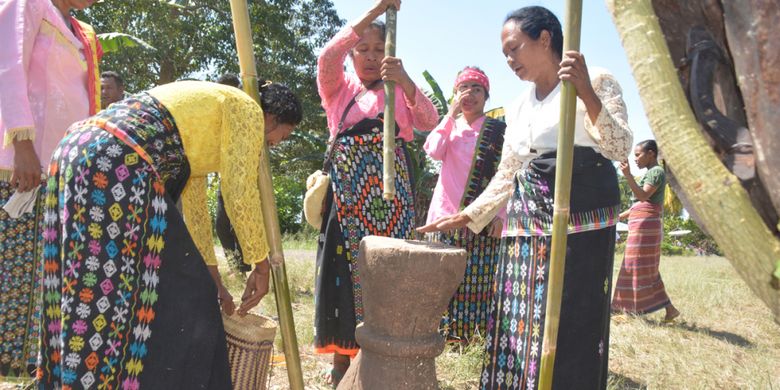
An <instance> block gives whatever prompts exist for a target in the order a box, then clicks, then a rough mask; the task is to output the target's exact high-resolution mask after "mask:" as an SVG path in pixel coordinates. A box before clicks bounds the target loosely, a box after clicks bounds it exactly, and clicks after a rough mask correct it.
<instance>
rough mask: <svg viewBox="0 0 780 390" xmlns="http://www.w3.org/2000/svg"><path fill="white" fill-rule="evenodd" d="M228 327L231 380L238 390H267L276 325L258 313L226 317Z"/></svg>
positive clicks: (226, 333) (224, 320) (235, 389)
mask: <svg viewBox="0 0 780 390" xmlns="http://www.w3.org/2000/svg"><path fill="white" fill-rule="evenodd" d="M222 321H223V323H224V324H225V339H226V340H227V350H228V360H229V362H230V377H231V379H232V380H233V389H234V390H265V389H266V388H267V387H268V386H267V385H268V374H269V373H270V371H271V356H272V354H273V349H274V337H276V322H274V321H273V320H272V319H270V318H268V317H265V316H260V315H256V314H251V313H249V314H247V315H246V316H244V317H241V316H239V315H232V316H226V315H225V314H222Z"/></svg>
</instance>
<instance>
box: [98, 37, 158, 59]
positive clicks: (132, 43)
mask: <svg viewBox="0 0 780 390" xmlns="http://www.w3.org/2000/svg"><path fill="white" fill-rule="evenodd" d="M98 39H99V40H100V45H101V46H103V53H104V54H108V53H112V52H117V51H119V50H120V49H123V48H126V47H140V48H142V49H144V50H148V51H155V50H157V49H155V48H154V47H153V46H152V45H150V44H148V43H146V41H144V40H143V39H141V38H138V37H136V36H133V35H130V34H123V33H118V32H110V33H104V34H98Z"/></svg>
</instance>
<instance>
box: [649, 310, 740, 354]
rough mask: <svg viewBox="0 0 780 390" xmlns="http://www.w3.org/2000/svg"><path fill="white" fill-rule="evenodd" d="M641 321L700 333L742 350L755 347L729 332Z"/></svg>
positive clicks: (680, 324)
mask: <svg viewBox="0 0 780 390" xmlns="http://www.w3.org/2000/svg"><path fill="white" fill-rule="evenodd" d="M642 320H643V321H645V322H646V323H648V324H650V325H655V326H666V327H670V328H674V329H680V330H686V331H688V332H694V333H700V334H703V335H705V336H710V337H712V338H714V339H717V340H721V341H725V342H727V343H729V344H731V345H736V346H738V347H742V348H753V347H755V344H753V343H752V342H751V341H750V340H748V339H746V338H744V337H742V336H740V335H738V334H734V333H731V332H724V331H721V330H712V329H710V328H707V327H703V326H697V325H696V324H688V323H687V322H681V321H675V322H674V323H672V324H665V323H662V322H660V321H655V320H649V319H647V318H644V317H643V318H642Z"/></svg>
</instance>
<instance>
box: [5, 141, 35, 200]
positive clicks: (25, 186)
mask: <svg viewBox="0 0 780 390" xmlns="http://www.w3.org/2000/svg"><path fill="white" fill-rule="evenodd" d="M39 184H41V162H40V160H39V159H38V155H37V154H36V153H35V147H34V146H33V143H32V141H30V140H24V141H14V172H13V174H12V175H11V185H13V186H14V187H16V189H17V191H19V192H27V191H30V190H32V189H34V188H35V187H37V186H38V185H39Z"/></svg>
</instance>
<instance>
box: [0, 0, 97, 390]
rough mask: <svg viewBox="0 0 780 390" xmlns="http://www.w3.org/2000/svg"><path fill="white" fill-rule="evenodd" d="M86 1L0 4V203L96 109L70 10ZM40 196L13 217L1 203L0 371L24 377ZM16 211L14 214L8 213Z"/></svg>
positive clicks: (33, 176)
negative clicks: (0, 44) (74, 125)
mask: <svg viewBox="0 0 780 390" xmlns="http://www.w3.org/2000/svg"><path fill="white" fill-rule="evenodd" d="M92 2H93V1H92V0H6V1H3V2H0V36H2V37H3V42H4V44H3V47H2V49H0V50H2V55H0V132H2V134H3V144H2V149H0V205H5V204H6V203H7V202H8V200H9V198H10V197H11V196H12V195H13V194H14V193H15V192H17V193H19V194H20V195H21V194H22V193H27V195H28V196H32V193H30V192H31V191H34V190H37V188H38V185H39V184H40V182H41V173H42V164H48V162H49V158H50V157H51V154H52V151H53V150H54V148H55V147H56V146H57V144H58V143H59V141H60V139H61V138H62V136H63V134H65V130H66V129H67V128H68V126H70V125H71V124H72V123H73V122H77V121H79V120H82V119H84V118H86V117H88V116H89V115H90V114H94V113H95V112H96V108H97V107H100V100H99V99H100V84H99V83H100V78H99V77H97V75H98V61H99V58H100V56H101V54H102V53H101V49H100V45H99V44H98V41H97V39H96V36H95V32H94V30H92V27H90V26H89V25H88V24H85V23H82V22H80V21H78V20H76V19H75V18H73V16H71V15H70V11H71V9H84V8H86V7H88V6H89V5H90V4H91V3H92ZM39 203H40V202H38V203H36V204H35V207H34V208H33V210H32V211H30V212H24V213H22V214H21V215H18V216H17V218H12V217H11V216H10V215H9V214H8V213H7V212H6V211H5V210H4V209H0V237H2V238H1V239H0V240H2V242H3V246H2V249H0V286H2V287H0V329H14V330H15V332H2V334H0V376H19V375H22V376H26V375H28V374H30V373H31V369H32V368H33V367H34V364H35V360H36V355H37V351H38V338H39V332H40V328H39V325H38V323H39V320H40V302H39V301H40V299H39V298H38V295H40V294H39V289H40V278H39V274H40V272H42V270H40V267H41V265H40V260H39V259H40V256H39V253H38V249H39V245H38V244H39V230H38V222H39V219H40V213H39V211H38V210H40V207H39V206H40V204H39ZM15 216H16V215H15Z"/></svg>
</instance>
